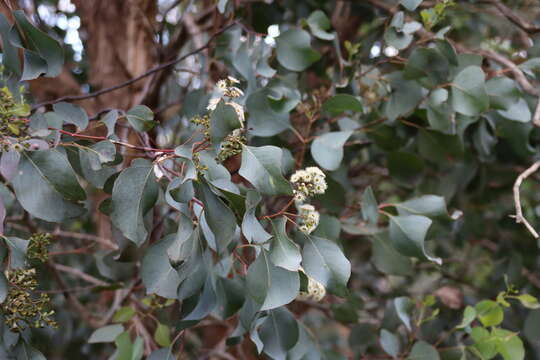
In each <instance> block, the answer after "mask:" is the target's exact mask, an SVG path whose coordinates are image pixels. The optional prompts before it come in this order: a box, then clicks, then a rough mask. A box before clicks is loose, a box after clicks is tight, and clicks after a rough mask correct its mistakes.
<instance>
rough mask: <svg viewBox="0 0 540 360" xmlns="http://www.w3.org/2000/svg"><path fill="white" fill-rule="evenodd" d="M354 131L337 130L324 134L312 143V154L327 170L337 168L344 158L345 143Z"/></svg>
mask: <svg viewBox="0 0 540 360" xmlns="http://www.w3.org/2000/svg"><path fill="white" fill-rule="evenodd" d="M351 134H352V131H337V132H329V133H326V134H323V135H321V136H319V137H318V138H316V139H315V140H314V141H313V144H311V155H312V156H313V159H315V161H316V162H317V164H319V165H320V166H321V167H323V168H325V169H326V170H330V171H333V170H336V169H337V168H338V167H339V165H340V164H341V160H343V145H345V142H346V141H347V139H348V138H349V137H350V136H351Z"/></svg>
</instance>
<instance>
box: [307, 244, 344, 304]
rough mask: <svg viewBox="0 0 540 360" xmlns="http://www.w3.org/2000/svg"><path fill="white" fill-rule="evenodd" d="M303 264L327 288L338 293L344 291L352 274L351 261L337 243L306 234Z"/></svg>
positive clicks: (310, 274)
mask: <svg viewBox="0 0 540 360" xmlns="http://www.w3.org/2000/svg"><path fill="white" fill-rule="evenodd" d="M302 265H303V267H304V270H305V271H306V274H307V275H309V276H311V277H312V278H314V279H315V280H317V281H318V282H320V283H321V284H322V285H323V286H324V287H325V288H327V289H329V290H331V291H334V292H336V293H338V295H340V294H343V293H344V289H345V288H346V287H347V282H348V281H349V277H350V276H351V263H350V262H349V260H347V258H346V257H345V255H343V252H342V251H341V249H340V248H339V246H337V244H336V243H334V242H332V241H330V240H327V239H323V238H320V237H316V236H306V242H305V244H304V249H303V251H302Z"/></svg>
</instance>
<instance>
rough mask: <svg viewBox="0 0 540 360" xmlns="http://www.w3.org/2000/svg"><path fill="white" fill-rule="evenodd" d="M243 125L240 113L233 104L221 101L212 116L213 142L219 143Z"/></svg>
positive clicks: (211, 136) (211, 130)
mask: <svg viewBox="0 0 540 360" xmlns="http://www.w3.org/2000/svg"><path fill="white" fill-rule="evenodd" d="M241 126H242V124H240V121H239V120H238V115H237V114H236V111H235V110H234V108H233V107H232V106H231V105H227V104H225V103H224V102H223V101H220V102H219V103H218V105H217V106H216V109H215V110H214V111H213V112H212V115H211V116H210V138H211V140H212V143H213V144H216V145H217V144H219V143H220V142H221V141H222V140H223V139H224V138H225V137H226V136H227V135H229V134H230V133H231V132H232V131H233V130H234V129H238V128H240V127H241Z"/></svg>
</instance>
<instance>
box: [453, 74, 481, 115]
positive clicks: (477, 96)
mask: <svg viewBox="0 0 540 360" xmlns="http://www.w3.org/2000/svg"><path fill="white" fill-rule="evenodd" d="M452 106H453V108H454V110H455V111H456V112H458V113H460V114H463V115H467V116H476V115H479V114H480V113H482V112H484V111H486V110H487V109H488V108H489V97H488V95H487V90H486V84H485V75H484V72H483V71H482V68H480V67H479V66H474V65H472V66H468V67H466V68H465V69H463V70H461V71H460V72H459V73H458V74H457V75H456V76H455V78H454V80H453V81H452Z"/></svg>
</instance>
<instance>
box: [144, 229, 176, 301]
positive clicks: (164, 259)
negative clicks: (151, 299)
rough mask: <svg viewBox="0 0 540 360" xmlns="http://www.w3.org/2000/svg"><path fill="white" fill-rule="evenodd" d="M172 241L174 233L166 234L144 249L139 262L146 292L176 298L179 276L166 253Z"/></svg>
mask: <svg viewBox="0 0 540 360" xmlns="http://www.w3.org/2000/svg"><path fill="white" fill-rule="evenodd" d="M174 241H175V235H174V234H173V235H168V236H166V237H165V238H163V239H162V240H160V241H159V242H157V243H155V244H152V245H151V246H149V247H148V249H146V251H145V254H144V257H143V259H142V263H141V278H142V282H143V284H144V286H145V287H146V292H147V293H148V294H157V295H159V296H161V297H164V298H167V299H175V298H176V290H177V288H178V285H179V284H180V278H179V276H178V273H177V272H176V270H175V269H174V268H173V267H172V266H171V264H170V262H169V257H168V255H167V250H168V249H169V247H170V246H171V245H172V244H173V243H174Z"/></svg>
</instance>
